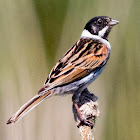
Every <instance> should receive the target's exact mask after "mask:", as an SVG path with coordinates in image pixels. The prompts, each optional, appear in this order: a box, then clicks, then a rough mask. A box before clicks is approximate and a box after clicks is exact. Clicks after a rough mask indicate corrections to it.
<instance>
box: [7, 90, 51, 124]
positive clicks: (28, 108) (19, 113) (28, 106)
mask: <svg viewBox="0 0 140 140" xmlns="http://www.w3.org/2000/svg"><path fill="white" fill-rule="evenodd" d="M50 96H51V91H48V92H47V93H45V94H43V95H41V94H38V95H36V96H34V97H33V98H32V99H31V100H30V101H28V102H27V103H26V104H24V105H23V106H21V108H20V109H19V110H18V111H17V112H16V113H15V114H14V115H13V116H12V117H11V118H10V119H9V120H8V121H7V123H6V124H11V123H15V122H16V121H17V120H19V119H21V118H22V117H23V116H24V115H26V114H27V113H28V112H29V111H31V110H32V109H33V108H34V107H36V106H37V105H38V104H40V103H41V102H42V101H44V100H45V99H46V98H48V97H50Z"/></svg>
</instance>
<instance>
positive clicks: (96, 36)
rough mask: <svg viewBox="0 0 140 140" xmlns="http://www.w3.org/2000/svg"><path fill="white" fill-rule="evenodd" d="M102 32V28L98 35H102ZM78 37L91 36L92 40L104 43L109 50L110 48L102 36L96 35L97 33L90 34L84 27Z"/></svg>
mask: <svg viewBox="0 0 140 140" xmlns="http://www.w3.org/2000/svg"><path fill="white" fill-rule="evenodd" d="M103 32H104V30H103V31H102V32H100V35H102V34H103ZM80 38H91V39H93V40H98V41H100V42H101V43H103V44H105V45H106V46H107V48H108V49H109V50H110V49H111V46H110V43H109V42H108V41H107V40H105V39H103V38H102V37H100V36H98V35H93V34H91V33H90V32H89V31H88V30H86V29H84V30H83V32H82V34H81V37H80Z"/></svg>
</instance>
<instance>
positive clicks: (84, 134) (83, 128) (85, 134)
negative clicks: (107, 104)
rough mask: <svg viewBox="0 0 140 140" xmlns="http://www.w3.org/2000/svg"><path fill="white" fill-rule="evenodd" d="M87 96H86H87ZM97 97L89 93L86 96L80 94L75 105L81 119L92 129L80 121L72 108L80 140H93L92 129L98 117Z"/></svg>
mask: <svg viewBox="0 0 140 140" xmlns="http://www.w3.org/2000/svg"><path fill="white" fill-rule="evenodd" d="M87 94H88V96H87ZM97 99H98V98H97V97H96V96H95V95H94V94H91V93H90V92H89V91H88V93H87V92H86V94H85V93H84V94H82V95H81V97H80V98H79V102H78V103H77V104H78V106H79V110H80V112H81V114H82V117H83V118H84V119H85V120H86V121H88V122H90V123H91V124H92V125H93V127H91V126H88V125H87V124H84V123H82V122H81V121H80V119H79V116H78V114H77V111H76V109H75V107H74V106H73V113H74V117H75V121H76V124H77V126H78V127H79V131H80V135H81V140H94V136H93V132H92V128H94V126H95V122H96V119H97V117H98V116H99V109H98V102H97Z"/></svg>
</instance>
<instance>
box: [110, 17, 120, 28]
mask: <svg viewBox="0 0 140 140" xmlns="http://www.w3.org/2000/svg"><path fill="white" fill-rule="evenodd" d="M118 23H119V21H117V20H114V19H111V21H110V22H109V25H110V26H114V25H116V24H118Z"/></svg>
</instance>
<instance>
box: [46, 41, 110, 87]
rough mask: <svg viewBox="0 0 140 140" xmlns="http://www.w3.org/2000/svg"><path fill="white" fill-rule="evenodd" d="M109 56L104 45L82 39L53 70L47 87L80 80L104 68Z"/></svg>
mask: <svg viewBox="0 0 140 140" xmlns="http://www.w3.org/2000/svg"><path fill="white" fill-rule="evenodd" d="M108 55H109V54H108V48H107V47H106V46H105V45H104V44H102V43H100V42H97V41H94V40H91V39H81V40H80V41H78V42H77V43H76V44H75V45H74V46H73V47H72V48H71V49H70V50H69V51H68V52H67V53H66V54H65V55H64V56H63V57H62V58H61V59H60V60H59V61H58V63H57V64H56V65H55V67H54V68H53V69H52V70H51V72H50V74H49V77H48V80H47V83H46V86H48V85H49V88H50V86H51V88H54V87H56V86H61V85H65V84H68V83H72V82H74V81H76V80H79V79H81V78H83V77H85V76H87V75H88V74H89V73H90V72H91V71H94V70H95V69H96V68H99V67H102V65H104V62H106V59H107V57H108ZM44 87H45V85H44Z"/></svg>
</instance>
